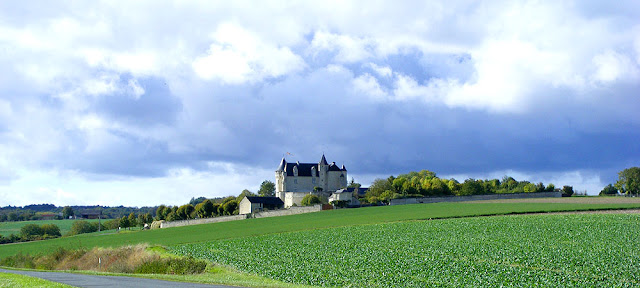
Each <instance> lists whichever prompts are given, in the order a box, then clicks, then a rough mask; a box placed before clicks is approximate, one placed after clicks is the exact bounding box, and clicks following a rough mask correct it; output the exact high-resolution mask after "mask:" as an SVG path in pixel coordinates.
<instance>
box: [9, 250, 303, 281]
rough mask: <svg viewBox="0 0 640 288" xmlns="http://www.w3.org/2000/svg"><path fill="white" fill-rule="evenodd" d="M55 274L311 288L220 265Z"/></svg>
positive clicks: (11, 268) (73, 271)
mask: <svg viewBox="0 0 640 288" xmlns="http://www.w3.org/2000/svg"><path fill="white" fill-rule="evenodd" d="M163 250H165V249H163ZM169 254H170V255H172V256H173V257H178V256H177V255H175V254H171V253H169ZM0 267H1V266H0ZM2 268H4V269H10V270H22V271H44V270H37V269H24V268H13V267H2ZM56 272H65V273H74V274H85V275H99V276H126V277H137V278H145V279H156V280H165V281H175V282H190V283H199V284H216V285H230V286H239V287H266V288H271V287H273V288H276V287H282V288H310V287H313V286H308V285H301V284H292V283H286V282H282V281H278V280H274V279H270V278H266V277H261V276H257V275H253V274H248V273H244V272H240V271H238V270H235V269H233V268H230V267H226V266H220V265H210V267H207V269H206V270H205V272H204V273H201V274H190V275H171V274H127V273H111V272H97V271H80V270H57V271H56ZM2 274H3V273H0V280H2V277H1V276H3V275H2ZM7 275H14V274H8V273H7ZM36 279H37V278H36ZM44 281H46V280H44ZM51 283H54V284H57V283H55V282H51ZM61 285H63V284H61ZM3 287H16V286H2V284H0V288H3ZM17 287H32V286H29V285H27V286H17ZM35 287H38V286H35ZM40 287H58V286H40ZM59 287H72V286H59Z"/></svg>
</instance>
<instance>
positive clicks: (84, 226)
mask: <svg viewBox="0 0 640 288" xmlns="http://www.w3.org/2000/svg"><path fill="white" fill-rule="evenodd" d="M96 231H98V227H97V226H95V225H91V223H89V222H87V221H84V220H81V221H75V222H73V224H71V230H70V231H69V235H78V234H84V233H91V232H96Z"/></svg>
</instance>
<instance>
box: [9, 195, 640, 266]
mask: <svg viewBox="0 0 640 288" xmlns="http://www.w3.org/2000/svg"><path fill="white" fill-rule="evenodd" d="M627 208H640V203H605V204H602V203H597V204H585V203H468V202H462V203H433V204H416V205H401V206H382V207H367V208H359V209H341V210H332V211H322V212H317V213H308V214H299V215H291V216H282V217H271V218H259V219H248V220H242V221H232V222H222V223H212V224H203V225H193V226H184V227H176V228H170V229H157V230H147V231H140V232H133V233H126V232H125V233H113V234H109V233H107V234H95V233H92V234H83V235H76V236H73V237H62V238H57V239H51V240H47V241H36V242H26V243H18V244H8V245H0V258H3V257H6V256H10V255H15V254H17V253H19V252H22V253H27V252H28V253H32V254H43V253H50V252H52V251H55V250H56V248H58V247H64V248H67V249H75V248H92V247H116V246H123V245H129V244H137V243H149V244H158V245H165V246H169V245H176V244H185V243H197V242H205V241H212V240H221V239H230V238H240V237H247V236H257V235H264V234H274V233H282V232H292V231H301V230H313V229H322V228H331V227H342V226H353V225H364V224H376V223H387V222H397V221H408V220H424V219H434V218H450V217H464V216H480V215H497V214H511V213H528V212H549V211H571V210H595V209H627Z"/></svg>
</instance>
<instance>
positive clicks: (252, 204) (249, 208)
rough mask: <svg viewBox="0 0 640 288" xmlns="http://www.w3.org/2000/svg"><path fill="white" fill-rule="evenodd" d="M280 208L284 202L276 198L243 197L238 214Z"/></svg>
mask: <svg viewBox="0 0 640 288" xmlns="http://www.w3.org/2000/svg"><path fill="white" fill-rule="evenodd" d="M282 208H284V202H282V199H280V198H278V197H244V198H243V199H242V201H240V214H250V213H254V212H260V211H264V210H274V209H282Z"/></svg>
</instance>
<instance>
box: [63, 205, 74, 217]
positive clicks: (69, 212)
mask: <svg viewBox="0 0 640 288" xmlns="http://www.w3.org/2000/svg"><path fill="white" fill-rule="evenodd" d="M73 215H75V214H74V213H73V208H71V207H70V206H64V208H62V217H63V218H64V219H69V217H71V216H73Z"/></svg>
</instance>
